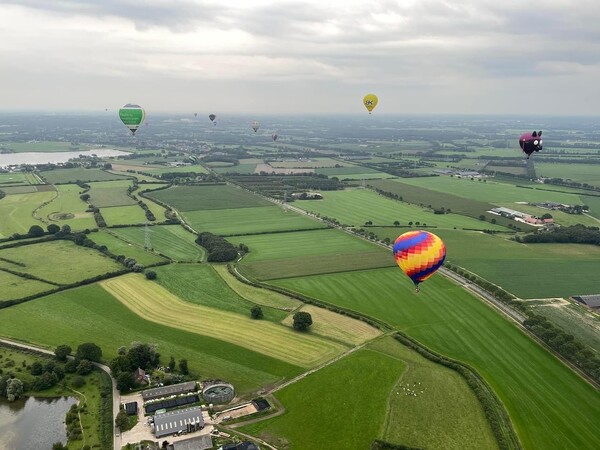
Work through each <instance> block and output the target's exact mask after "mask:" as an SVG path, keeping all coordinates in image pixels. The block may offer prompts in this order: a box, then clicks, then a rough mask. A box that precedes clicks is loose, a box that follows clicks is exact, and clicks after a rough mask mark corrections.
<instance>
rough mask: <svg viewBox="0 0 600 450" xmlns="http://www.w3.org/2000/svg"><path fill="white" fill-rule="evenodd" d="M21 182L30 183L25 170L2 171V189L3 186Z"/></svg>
mask: <svg viewBox="0 0 600 450" xmlns="http://www.w3.org/2000/svg"><path fill="white" fill-rule="evenodd" d="M19 184H29V181H28V177H27V174H26V173H25V172H14V173H0V189H2V186H12V185H19Z"/></svg>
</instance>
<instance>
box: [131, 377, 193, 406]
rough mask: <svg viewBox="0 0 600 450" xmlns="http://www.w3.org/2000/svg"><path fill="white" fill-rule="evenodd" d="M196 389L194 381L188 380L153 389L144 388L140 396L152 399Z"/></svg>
mask: <svg viewBox="0 0 600 450" xmlns="http://www.w3.org/2000/svg"><path fill="white" fill-rule="evenodd" d="M195 389H196V382H195V381H188V382H186V383H178V384H172V385H170V386H163V387H158V388H154V389H146V390H145V391H143V392H142V398H143V399H144V401H146V400H152V399H155V398H161V397H167V396H169V395H175V394H183V393H185V392H192V391H194V390H195Z"/></svg>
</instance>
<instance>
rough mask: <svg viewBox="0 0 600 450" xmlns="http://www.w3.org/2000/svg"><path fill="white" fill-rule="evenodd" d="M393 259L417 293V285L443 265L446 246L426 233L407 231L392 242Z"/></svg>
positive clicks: (433, 235)
mask: <svg viewBox="0 0 600 450" xmlns="http://www.w3.org/2000/svg"><path fill="white" fill-rule="evenodd" d="M394 258H396V262H397V263H398V266H400V268H401V269H402V271H403V272H404V273H405V274H406V275H408V277H409V278H410V279H411V280H412V281H413V283H415V287H416V291H417V292H419V283H421V282H422V281H425V280H426V279H427V278H429V277H430V276H431V275H433V274H434V273H435V271H436V270H438V269H439V268H440V267H441V265H442V264H443V263H444V259H446V245H445V244H444V242H443V241H442V240H441V239H440V238H439V237H437V236H436V235H435V234H433V233H430V232H428V231H409V232H408V233H404V234H401V235H400V236H398V238H397V239H396V241H395V242H394Z"/></svg>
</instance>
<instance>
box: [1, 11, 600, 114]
mask: <svg viewBox="0 0 600 450" xmlns="http://www.w3.org/2000/svg"><path fill="white" fill-rule="evenodd" d="M140 3H141V2H136V1H134V0H79V1H77V0H55V1H51V2H48V1H46V0H0V61H2V65H1V70H0V86H1V90H0V92H1V93H2V95H1V99H2V100H1V103H0V109H2V110H3V111H11V110H54V111H72V110H81V111H104V109H105V108H108V109H110V110H114V109H116V108H118V107H120V106H121V105H123V104H124V103H128V102H135V103H138V104H140V105H142V106H143V107H144V108H146V110H151V111H155V112H168V111H178V112H180V111H197V112H199V113H202V114H204V113H208V112H209V111H210V112H216V113H218V114H219V113H221V114H222V113H238V114H310V113H328V114H335V113H339V114H341V113H344V114H347V113H356V114H366V111H365V110H364V108H363V106H362V104H361V99H362V96H363V95H364V94H366V93H368V92H373V93H376V94H377V95H378V96H379V99H380V101H379V105H378V107H377V109H376V110H375V114H427V113H439V114H448V113H457V114H519V115H534V116H535V115H540V116H547V115H596V114H597V113H598V111H597V108H596V105H597V104H598V100H599V99H600V88H599V87H598V81H597V80H598V79H600V27H598V23H600V4H599V3H597V2H594V1H591V0H575V1H571V2H567V1H563V0H531V1H528V2H522V1H520V0H506V1H503V2H497V1H494V0H456V1H450V0H448V1H439V0H405V1H385V0H384V1H373V2H364V1H359V0H329V1H327V2H323V1H316V0H252V1H243V0H220V1H201V0H147V1H145V2H144V5H143V6H140Z"/></svg>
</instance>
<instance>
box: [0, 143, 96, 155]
mask: <svg viewBox="0 0 600 450" xmlns="http://www.w3.org/2000/svg"><path fill="white" fill-rule="evenodd" d="M0 149H3V150H10V151H11V152H13V153H26V152H40V153H54V152H70V151H81V150H82V148H80V147H77V148H75V149H73V148H72V146H71V143H69V142H55V141H34V142H3V143H1V144H0ZM86 150H88V149H86ZM89 150H91V148H90V149H89Z"/></svg>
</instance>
